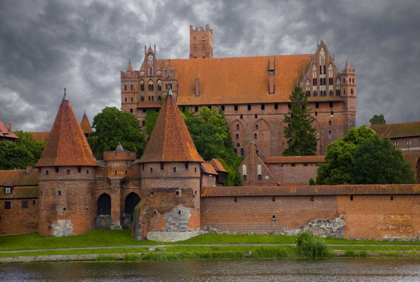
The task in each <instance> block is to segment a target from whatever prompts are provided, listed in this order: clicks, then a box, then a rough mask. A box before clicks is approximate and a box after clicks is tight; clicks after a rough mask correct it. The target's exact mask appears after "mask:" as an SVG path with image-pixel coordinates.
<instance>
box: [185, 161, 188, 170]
mask: <svg viewBox="0 0 420 282" xmlns="http://www.w3.org/2000/svg"><path fill="white" fill-rule="evenodd" d="M185 170H188V162H186V163H185Z"/></svg>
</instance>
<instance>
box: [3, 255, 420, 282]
mask: <svg viewBox="0 0 420 282" xmlns="http://www.w3.org/2000/svg"><path fill="white" fill-rule="evenodd" d="M0 280H2V281H5V280H8V281H36V280H43V281H52V280H62V281H79V280H84V281H116V280H126V281H140V280H141V281H161V280H164V281H420V260H394V259H329V260H317V261H306V260H298V261H294V260H207V261H170V262H141V263H129V262H126V263H124V262H109V263H108V262H100V263H93V262H92V263H79V262H77V263H22V264H2V265H0Z"/></svg>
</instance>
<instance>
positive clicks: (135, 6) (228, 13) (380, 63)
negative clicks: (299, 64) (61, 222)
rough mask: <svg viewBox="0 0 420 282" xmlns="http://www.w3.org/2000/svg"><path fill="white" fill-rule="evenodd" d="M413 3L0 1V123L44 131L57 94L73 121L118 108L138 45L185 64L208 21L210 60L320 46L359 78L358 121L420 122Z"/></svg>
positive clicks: (418, 17) (418, 39) (419, 46)
mask: <svg viewBox="0 0 420 282" xmlns="http://www.w3.org/2000/svg"><path fill="white" fill-rule="evenodd" d="M419 11H420V2H418V1H400V2H398V4H396V2H395V1H391V0H389V1H382V0H380V1H379V0H378V1H200V2H199V4H197V3H195V2H194V1H189V0H184V1H170V0H167V1H134V0H133V1H130V0H127V1H114V0H109V1H76V0H74V1H68V0H67V1H64V0H63V1H48V0H32V1H16V0H15V1H2V2H0V120H2V121H4V122H7V121H8V120H9V119H13V120H14V124H15V125H14V128H15V129H22V130H28V131H43V130H45V131H47V130H50V128H51V125H52V122H53V120H54V117H55V114H56V111H57V108H58V105H59V103H60V100H61V97H62V91H63V90H62V89H63V88H64V87H67V89H68V94H69V96H70V100H71V102H72V105H73V108H74V109H75V111H76V115H77V116H78V118H81V116H82V114H83V110H86V111H87V113H88V116H89V118H90V120H91V121H92V119H93V116H94V115H95V114H97V113H98V112H100V111H101V110H102V108H104V107H105V106H116V107H119V106H120V88H119V83H120V81H119V79H120V78H119V73H120V71H121V70H125V68H126V66H127V63H128V60H131V61H132V63H133V67H134V68H137V69H138V68H139V67H140V63H141V60H142V59H143V46H144V45H145V44H147V45H148V44H149V43H151V44H152V45H153V44H156V45H157V51H158V58H187V57H188V52H189V50H188V49H189V44H188V40H189V25H190V24H193V25H195V26H204V25H205V24H206V23H209V24H210V26H211V27H212V28H213V30H214V50H215V56H216V57H231V56H261V55H274V54H307V53H314V52H315V50H316V42H317V40H320V39H324V41H325V42H326V43H327V45H328V48H329V50H330V51H331V52H332V53H335V54H336V63H337V66H338V67H339V68H340V69H342V68H343V67H344V63H345V60H346V59H347V58H348V59H350V63H351V65H352V67H354V68H356V69H357V72H358V114H357V124H358V125H361V124H363V123H368V120H369V119H370V118H371V117H372V116H373V115H374V114H380V113H382V114H384V115H385V118H386V120H387V121H388V122H389V123H393V122H406V121H413V120H420V111H418V110H417V107H418V103H416V102H417V99H416V98H417V97H418V95H419V94H418V93H419V92H420V86H419V83H418V81H419V80H420V70H419V69H418V67H417V63H418V62H420V35H419V33H418V30H419V28H420V12H419Z"/></svg>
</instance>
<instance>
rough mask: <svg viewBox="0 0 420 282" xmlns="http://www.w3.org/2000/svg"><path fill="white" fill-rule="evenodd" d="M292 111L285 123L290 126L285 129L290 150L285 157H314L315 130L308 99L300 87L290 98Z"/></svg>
mask: <svg viewBox="0 0 420 282" xmlns="http://www.w3.org/2000/svg"><path fill="white" fill-rule="evenodd" d="M289 99H290V109H289V113H288V115H286V116H285V118H284V122H285V123H286V124H288V126H287V127H286V128H285V129H284V137H285V138H286V139H287V145H288V148H287V149H286V150H285V151H284V152H283V155H284V156H313V155H315V153H316V143H317V141H316V137H315V131H316V130H315V128H313V127H312V122H313V120H312V119H311V114H310V113H309V110H308V99H307V97H306V95H305V92H304V91H303V90H302V88H301V87H300V86H298V87H296V88H295V90H294V91H293V93H292V94H291V95H290V96H289Z"/></svg>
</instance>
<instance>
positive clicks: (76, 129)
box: [36, 96, 98, 167]
mask: <svg viewBox="0 0 420 282" xmlns="http://www.w3.org/2000/svg"><path fill="white" fill-rule="evenodd" d="M97 165H98V163H97V162H96V159H95V158H94V157H93V154H92V151H91V150H90V147H89V144H88V142H87V140H86V137H85V135H84V134H83V131H82V128H81V127H80V125H79V123H78V122H77V118H76V115H75V114H74V111H73V108H72V106H71V104H70V102H69V101H68V100H67V96H64V98H63V101H62V102H61V105H60V108H59V109H58V112H57V116H56V117H55V121H54V124H53V127H52V129H51V132H50V134H49V136H48V140H47V144H46V145H45V148H44V151H43V152H42V156H41V159H40V160H39V161H38V163H37V164H36V167H44V166H97Z"/></svg>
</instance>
